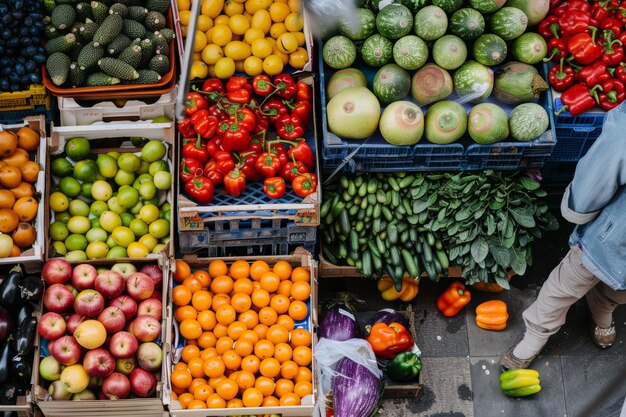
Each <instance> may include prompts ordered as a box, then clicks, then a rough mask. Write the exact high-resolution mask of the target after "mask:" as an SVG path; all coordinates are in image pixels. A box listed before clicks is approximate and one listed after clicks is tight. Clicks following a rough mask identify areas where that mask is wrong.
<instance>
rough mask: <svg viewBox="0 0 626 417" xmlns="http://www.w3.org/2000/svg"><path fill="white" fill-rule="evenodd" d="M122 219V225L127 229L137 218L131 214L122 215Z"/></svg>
mask: <svg viewBox="0 0 626 417" xmlns="http://www.w3.org/2000/svg"><path fill="white" fill-rule="evenodd" d="M120 217H121V218H122V225H123V226H126V227H128V226H130V222H132V221H133V219H134V218H135V216H133V215H132V214H130V213H122V215H121V216H120Z"/></svg>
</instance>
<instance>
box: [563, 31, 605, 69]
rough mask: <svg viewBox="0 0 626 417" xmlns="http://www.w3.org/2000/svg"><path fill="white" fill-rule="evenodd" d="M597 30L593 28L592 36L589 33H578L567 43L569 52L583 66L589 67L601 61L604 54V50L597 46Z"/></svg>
mask: <svg viewBox="0 0 626 417" xmlns="http://www.w3.org/2000/svg"><path fill="white" fill-rule="evenodd" d="M596 30H597V29H596V28H594V27H593V28H591V35H589V34H588V33H577V34H576V35H574V36H572V37H571V38H570V39H569V40H568V41H567V50H568V51H569V52H570V54H572V55H573V56H574V59H576V61H578V62H580V63H581V64H583V65H589V64H591V63H592V62H595V61H597V60H598V59H600V57H601V56H602V54H603V53H604V48H602V47H601V46H600V45H596V41H595V35H596Z"/></svg>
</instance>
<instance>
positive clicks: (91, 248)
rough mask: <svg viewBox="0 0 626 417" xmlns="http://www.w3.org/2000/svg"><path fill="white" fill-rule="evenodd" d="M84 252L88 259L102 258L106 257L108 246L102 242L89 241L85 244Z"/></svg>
mask: <svg viewBox="0 0 626 417" xmlns="http://www.w3.org/2000/svg"><path fill="white" fill-rule="evenodd" d="M85 252H86V254H87V257H88V258H89V259H102V258H106V256H107V253H109V247H108V246H107V244H106V243H104V242H100V241H96V242H91V243H90V244H89V245H87V249H86V250H85Z"/></svg>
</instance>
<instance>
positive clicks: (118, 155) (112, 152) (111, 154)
mask: <svg viewBox="0 0 626 417" xmlns="http://www.w3.org/2000/svg"><path fill="white" fill-rule="evenodd" d="M107 155H109V156H112V157H113V159H115V161H116V163H117V158H119V157H120V155H121V153H119V152H115V151H111V152H107Z"/></svg>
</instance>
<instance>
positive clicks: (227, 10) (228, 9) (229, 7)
mask: <svg viewBox="0 0 626 417" xmlns="http://www.w3.org/2000/svg"><path fill="white" fill-rule="evenodd" d="M242 13H243V4H241V3H237V2H234V1H232V0H228V1H227V2H226V4H224V14H225V15H227V16H231V17H232V16H234V15H236V14H242Z"/></svg>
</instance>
